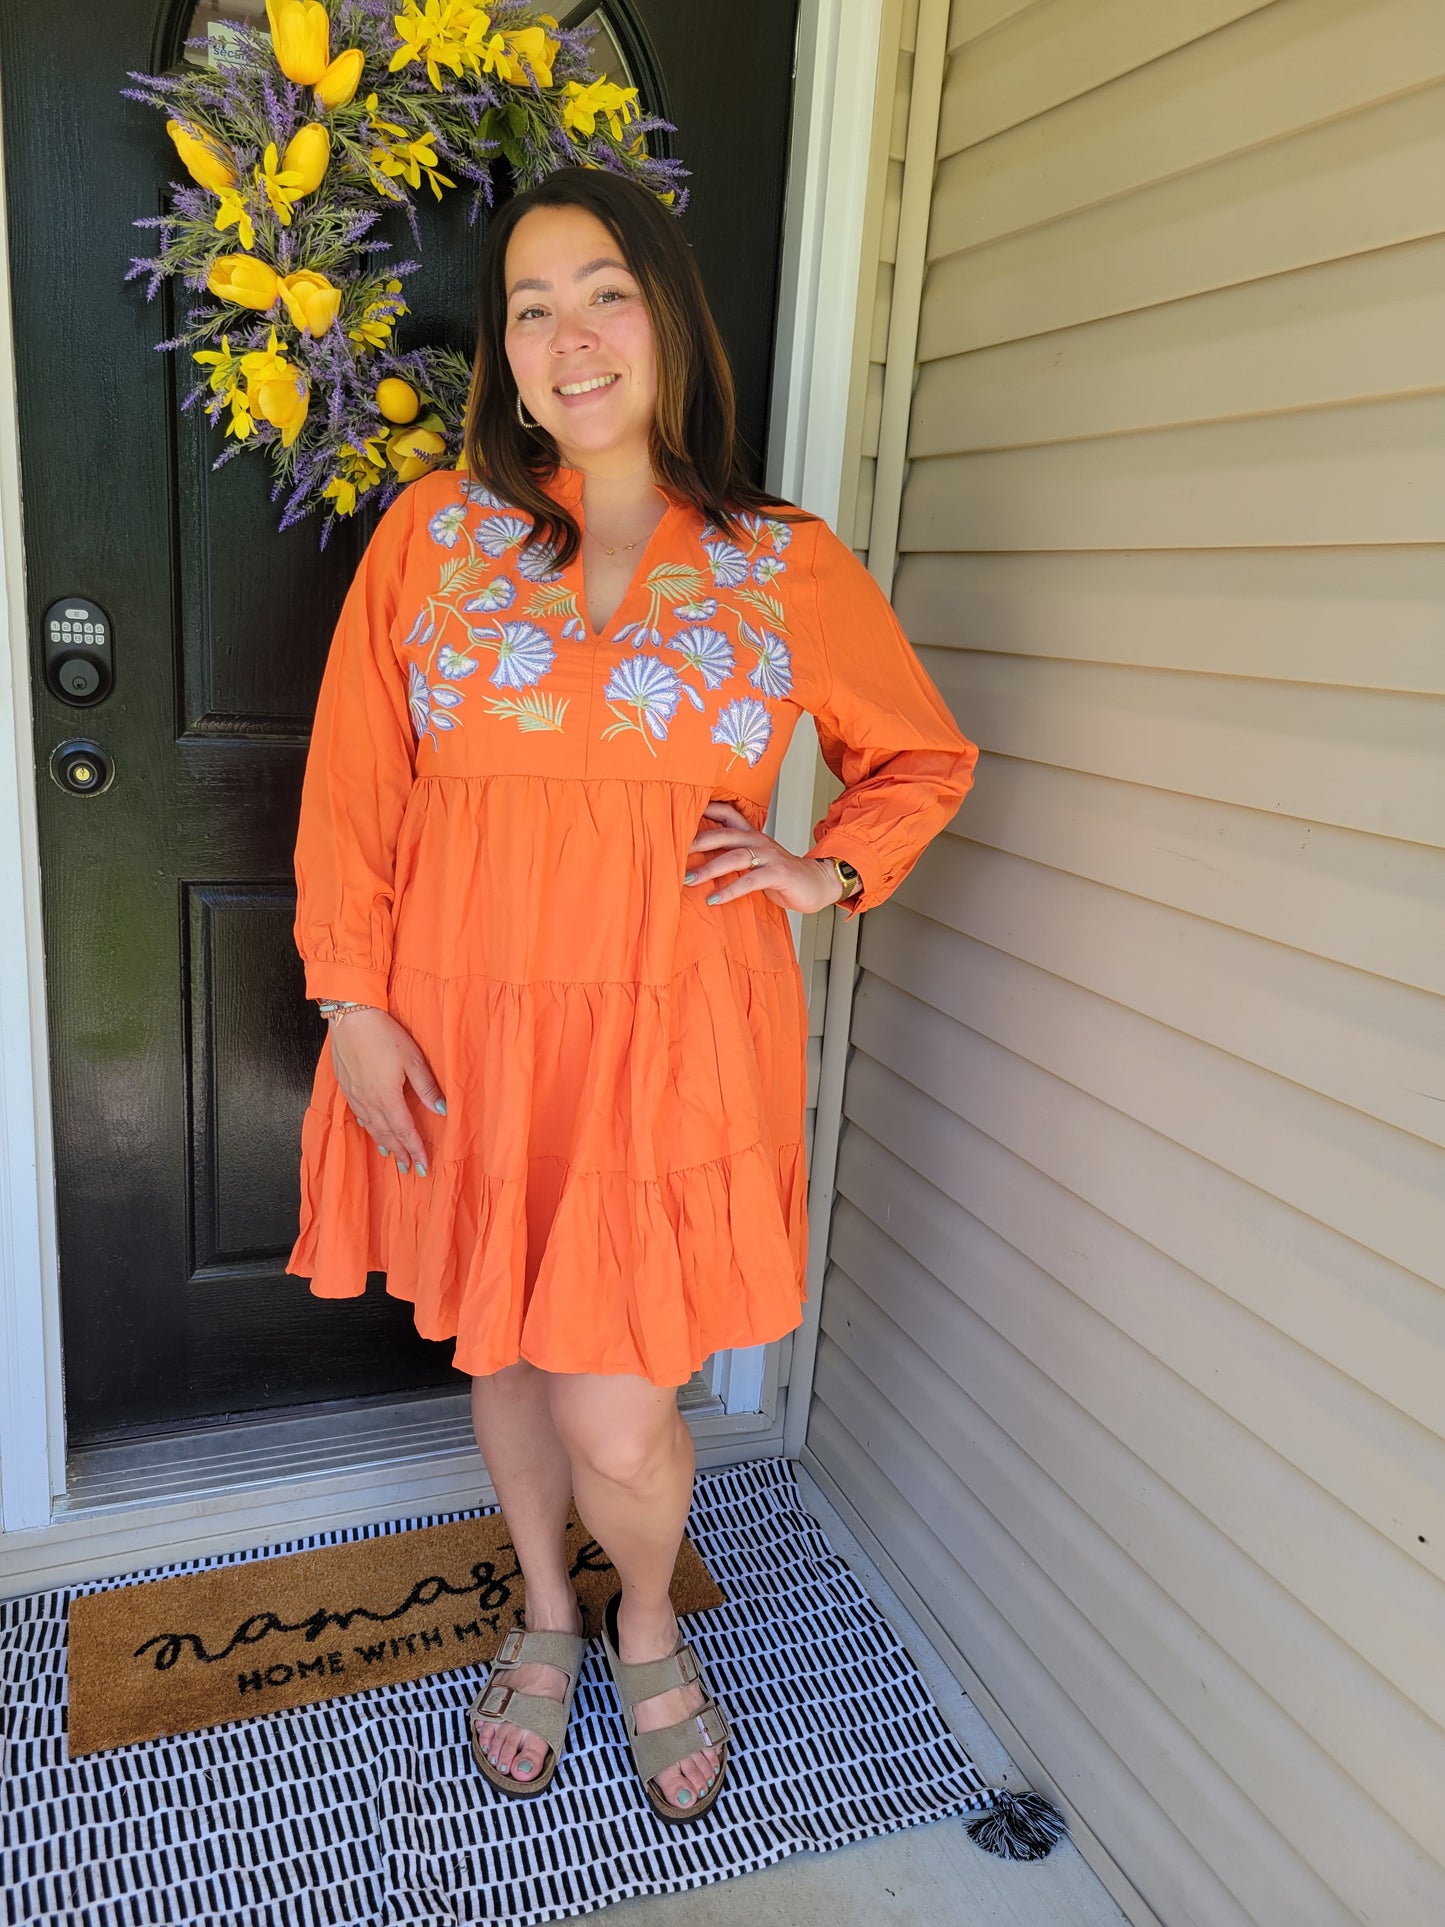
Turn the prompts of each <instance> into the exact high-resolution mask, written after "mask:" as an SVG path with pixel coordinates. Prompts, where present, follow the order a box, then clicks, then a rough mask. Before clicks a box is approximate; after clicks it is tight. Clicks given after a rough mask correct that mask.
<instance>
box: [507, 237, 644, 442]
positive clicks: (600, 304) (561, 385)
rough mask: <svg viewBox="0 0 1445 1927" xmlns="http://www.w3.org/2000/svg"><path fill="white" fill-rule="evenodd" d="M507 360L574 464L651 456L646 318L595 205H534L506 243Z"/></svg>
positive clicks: (525, 400) (531, 409) (530, 407)
mask: <svg viewBox="0 0 1445 1927" xmlns="http://www.w3.org/2000/svg"><path fill="white" fill-rule="evenodd" d="M506 285H507V333H506V345H507V360H508V361H509V362H510V363H511V368H512V376H513V379H514V380H515V381H516V384H517V388H518V391H519V393H520V394H521V397H522V406H523V407H524V408H525V409H526V411H527V413H528V415H529V416H530V417H531V418H532V420H533V421H535V422H540V423H541V425H542V426H543V427H544V428H546V429H548V430H549V431H550V432H551V434H552V436H553V438H554V440H555V441H556V443H557V446H558V448H559V450H560V451H561V454H562V459H563V460H564V461H565V462H566V463H567V465H568V466H569V467H572V468H582V467H589V466H595V465H596V464H597V463H598V462H599V460H601V461H603V462H604V464H605V465H606V466H609V467H610V466H616V467H618V468H619V469H620V468H623V467H630V468H636V467H640V466H642V465H643V464H644V463H645V462H646V461H647V459H648V436H649V433H650V430H651V428H652V416H653V410H654V408H655V406H656V401H657V356H656V347H655V343H654V339H653V333H652V321H651V318H650V317H649V315H648V312H647V305H646V303H645V302H644V301H643V298H642V291H641V289H640V288H639V287H638V284H637V281H636V279H635V278H634V276H633V275H632V274H631V273H630V272H629V270H628V268H627V267H626V265H625V264H624V262H623V259H622V250H621V248H620V247H619V246H618V245H617V242H616V241H615V240H614V238H613V236H612V234H611V233H610V232H609V230H608V229H607V228H606V227H604V226H603V224H602V222H601V221H599V220H598V219H597V217H596V215H594V214H589V213H587V211H586V210H585V209H584V208H580V207H539V208H534V209H533V210H532V212H531V213H530V214H524V215H523V217H522V219H521V220H520V221H519V222H518V223H517V225H516V228H515V229H514V230H513V233H512V237H511V239H510V240H509V241H508V243H507V259H506Z"/></svg>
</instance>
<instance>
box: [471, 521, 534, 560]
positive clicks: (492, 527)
mask: <svg viewBox="0 0 1445 1927" xmlns="http://www.w3.org/2000/svg"><path fill="white" fill-rule="evenodd" d="M531 531H532V525H531V523H530V522H528V521H527V520H525V518H524V517H522V516H520V515H489V516H488V517H487V518H486V520H485V521H484V522H482V523H481V524H480V526H479V527H478V529H477V537H476V541H477V547H478V548H479V549H480V550H481V551H482V554H483V555H496V556H503V555H505V554H506V553H507V550H508V549H516V548H520V547H521V545H522V543H523V542H525V541H526V539H527V537H528V535H530V534H531ZM517 567H518V569H519V570H520V571H521V572H522V573H523V574H525V573H526V571H525V569H523V567H522V561H521V559H520V558H519V559H518V563H517Z"/></svg>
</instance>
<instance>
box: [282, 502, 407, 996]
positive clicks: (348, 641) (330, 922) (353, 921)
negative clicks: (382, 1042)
mask: <svg viewBox="0 0 1445 1927" xmlns="http://www.w3.org/2000/svg"><path fill="white" fill-rule="evenodd" d="M415 516H416V505H415V488H414V487H413V488H409V489H406V490H404V491H403V493H402V494H401V495H400V496H399V497H398V498H397V500H396V501H395V502H393V503H392V505H391V507H390V508H389V509H388V510H387V511H386V513H385V514H384V515H383V516H382V518H381V521H380V523H379V524H378V526H377V529H376V533H375V534H374V535H373V536H372V538H371V541H370V543H369V544H368V545H367V549H366V553H365V554H364V555H363V556H362V559H361V563H360V566H359V567H358V569H357V571H356V574H355V576H354V577H353V579H352V583H351V587H350V588H349V590H348V591H347V595H346V600H345V602H344V603H343V604H342V609H341V615H340V618H339V620H338V622H337V625H336V631H335V634H334V636H333V637H332V641H331V648H330V652H329V654H328V656H327V658H326V668H325V671H324V673H323V675H322V679H321V691H320V695H319V697H318V699H317V704H316V719H315V722H314V724H313V726H312V730H311V745H310V748H309V750H308V752H307V757H306V772H305V777H304V779H303V782H302V788H301V816H300V822H299V826H298V831H297V838H296V853H295V868H296V921H295V932H294V934H295V939H296V947H297V949H298V950H299V951H300V953H301V957H302V960H303V962H304V963H305V966H306V994H307V996H308V997H334V998H340V999H346V1000H354V1001H357V1002H362V1003H368V1004H375V1005H376V1006H378V1007H379V1008H380V1009H382V1010H385V1009H386V1008H387V987H388V981H389V978H390V974H391V955H392V895H393V880H394V869H395V860H396V845H397V836H398V834H399V832H400V828H401V820H402V815H403V812H404V811H405V809H406V804H407V798H408V796H409V795H410V793H411V787H412V780H413V775H414V770H415V733H414V731H413V729H412V726H411V720H410V716H409V714H408V711H407V700H406V683H405V680H404V678H403V674H402V669H401V664H400V663H399V661H398V659H397V656H396V652H395V650H394V648H393V647H392V639H391V637H392V624H393V622H394V620H395V617H396V611H397V602H398V596H399V591H400V587H401V578H402V574H403V571H404V569H405V565H406V553H407V546H408V543H409V541H410V538H411V532H412V525H413V522H414V520H415Z"/></svg>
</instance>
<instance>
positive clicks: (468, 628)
mask: <svg viewBox="0 0 1445 1927" xmlns="http://www.w3.org/2000/svg"><path fill="white" fill-rule="evenodd" d="M458 481H459V486H460V489H461V493H462V496H463V498H464V500H463V501H461V502H452V503H448V504H447V506H446V507H445V508H442V509H439V510H438V511H437V512H436V514H435V515H433V516H432V518H431V520H430V521H429V523H428V525H427V526H428V530H429V532H430V534H431V537H432V540H433V541H434V542H436V543H437V544H438V545H439V546H440V547H442V548H445V549H452V550H457V551H458V553H456V554H454V555H453V556H452V557H451V558H450V559H449V560H448V561H446V562H445V563H443V565H442V569H441V575H440V578H439V581H438V584H437V590H436V593H435V594H433V595H430V596H428V597H427V600H426V605H425V607H424V608H422V609H421V610H420V611H418V613H417V615H416V618H415V620H414V621H413V623H412V626H411V630H410V632H409V634H408V635H407V638H406V642H405V643H404V645H403V647H405V648H407V649H415V650H419V651H424V652H426V661H425V666H423V665H421V664H418V663H415V662H413V663H412V664H410V665H409V668H408V680H407V699H408V705H409V708H410V711H411V717H412V723H413V725H414V727H415V729H416V732H417V736H418V738H419V739H420V738H421V737H424V736H428V735H430V736H431V738H432V742H433V744H434V746H435V747H436V748H438V749H439V748H440V747H441V744H440V741H439V739H438V737H437V735H436V734H435V732H436V731H438V730H447V729H456V728H459V727H460V725H461V722H462V718H461V717H460V716H458V715H456V714H454V713H452V712H454V711H455V710H456V708H457V707H458V705H459V704H460V703H461V702H462V701H463V698H464V695H465V693H466V692H464V691H463V690H461V689H459V688H457V687H456V685H457V684H458V683H462V682H465V681H467V679H468V678H469V677H471V676H472V675H473V674H475V672H476V670H477V669H478V668H479V667H480V661H479V657H478V654H477V652H478V651H479V650H482V649H487V650H490V651H492V652H493V653H494V654H495V656H496V663H495V665H494V667H493V669H492V671H491V675H490V678H489V680H490V682H491V683H492V685H493V687H494V688H496V689H501V690H521V691H523V692H524V693H523V694H522V695H521V696H512V695H502V696H495V697H494V696H488V695H486V694H484V693H480V692H479V700H480V701H481V702H482V704H483V706H484V708H485V709H486V710H487V711H488V712H489V713H490V714H492V715H494V716H499V717H508V718H510V719H511V720H512V721H514V722H515V723H516V724H517V727H518V728H519V729H523V730H532V729H553V730H557V729H560V728H561V727H562V720H563V717H564V716H565V714H566V711H567V699H566V698H565V697H564V698H561V699H560V700H559V699H558V698H556V697H554V696H551V695H549V694H543V693H541V692H540V691H538V690H537V689H536V687H535V685H536V684H537V683H538V682H540V681H541V679H542V677H543V676H545V675H546V674H547V672H548V671H549V670H550V669H551V668H552V666H553V664H554V662H555V661H556V654H557V652H556V649H555V647H554V646H553V642H552V638H551V636H550V635H549V634H548V633H547V631H546V630H545V629H542V628H539V627H538V625H537V624H536V623H535V622H525V621H518V620H515V619H513V620H511V621H506V622H501V621H496V620H493V621H490V622H487V623H478V622H477V620H476V618H477V617H478V616H489V617H493V618H495V617H497V616H499V615H500V614H501V613H502V611H504V610H506V609H510V608H511V607H512V606H513V604H514V603H515V602H516V600H517V594H518V590H517V584H516V582H515V581H514V579H513V578H512V577H511V576H510V575H493V574H492V573H491V571H492V568H493V566H494V561H495V560H497V559H500V558H501V557H503V556H506V555H508V554H510V553H511V552H512V551H513V550H514V549H518V548H520V547H521V545H522V543H523V542H525V541H526V539H527V537H528V535H529V534H530V533H531V530H532V522H531V519H530V517H528V516H525V515H519V514H517V513H515V512H514V511H513V510H512V509H511V507H510V505H509V504H506V503H503V502H501V501H499V500H498V498H497V497H496V496H495V495H494V494H492V492H491V491H490V490H489V489H487V488H484V487H483V486H482V485H481V484H480V483H478V482H472V481H468V480H466V479H465V478H462V477H459V478H458ZM469 503H477V504H480V505H481V506H483V507H485V508H488V509H491V510H501V511H503V512H502V513H489V514H487V515H484V516H483V517H481V518H480V520H479V522H478V524H477V526H476V528H475V530H473V529H472V528H471V527H469V524H468V507H467V505H468V504H469ZM463 542H465V544H466V553H465V554H463V553H461V552H460V545H461V544H462V543H463ZM554 559H555V558H554V557H553V554H552V552H551V551H550V550H549V549H545V548H544V549H543V550H542V551H541V552H540V554H532V555H528V554H526V553H523V554H521V555H519V556H518V557H517V562H516V567H517V572H518V574H519V575H522V576H523V577H526V578H528V579H530V580H531V581H533V582H534V583H535V582H537V581H538V580H543V581H548V580H551V581H555V580H556V573H555V572H553V573H551V574H548V573H547V571H549V570H551V567H552V563H553V561H554ZM489 576H490V580H488V577H489ZM546 593H547V592H546V591H545V590H540V589H539V590H538V591H537V594H538V595H545V594H546ZM529 613H531V611H530V610H529ZM565 613H566V614H567V615H568V616H573V615H575V614H576V611H575V610H569V611H566V612H565ZM451 623H455V624H456V625H457V628H456V629H452V630H450V633H449V632H448V631H449V625H450V624H451ZM458 632H460V633H458ZM579 632H580V624H579V625H578V629H577V630H576V631H574V632H573V633H579ZM434 678H435V680H433V679H434Z"/></svg>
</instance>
